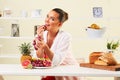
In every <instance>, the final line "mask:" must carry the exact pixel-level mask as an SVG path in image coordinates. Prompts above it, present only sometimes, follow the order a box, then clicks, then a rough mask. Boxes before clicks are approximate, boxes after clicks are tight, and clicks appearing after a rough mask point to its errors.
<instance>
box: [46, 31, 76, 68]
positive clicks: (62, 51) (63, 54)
mask: <svg viewBox="0 0 120 80" xmlns="http://www.w3.org/2000/svg"><path fill="white" fill-rule="evenodd" d="M44 40H45V42H47V31H45V32H44ZM50 49H51V50H52V52H53V53H54V56H53V59H52V65H53V66H57V65H61V64H62V65H66V64H77V62H76V60H75V58H74V57H73V55H72V50H71V36H70V34H69V33H67V32H64V31H59V32H58V34H57V36H56V38H55V40H54V42H53V44H52V46H51V48H50Z"/></svg>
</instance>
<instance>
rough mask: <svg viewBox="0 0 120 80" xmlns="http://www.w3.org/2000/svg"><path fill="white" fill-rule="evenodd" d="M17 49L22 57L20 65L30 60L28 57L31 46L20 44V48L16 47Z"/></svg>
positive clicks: (29, 56) (30, 57)
mask: <svg viewBox="0 0 120 80" xmlns="http://www.w3.org/2000/svg"><path fill="white" fill-rule="evenodd" d="M18 47H19V50H20V52H21V54H22V56H21V60H20V61H21V63H22V62H23V61H24V60H28V59H29V60H30V61H31V60H32V56H31V55H30V54H31V50H32V49H31V48H32V46H31V45H30V43H25V42H24V43H22V44H21V45H20V46H18Z"/></svg>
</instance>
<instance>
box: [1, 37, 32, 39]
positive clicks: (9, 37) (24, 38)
mask: <svg viewBox="0 0 120 80" xmlns="http://www.w3.org/2000/svg"><path fill="white" fill-rule="evenodd" d="M0 38H1V39H34V37H26V36H25V37H11V36H0Z"/></svg>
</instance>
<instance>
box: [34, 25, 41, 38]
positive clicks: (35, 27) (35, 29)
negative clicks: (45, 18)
mask: <svg viewBox="0 0 120 80" xmlns="http://www.w3.org/2000/svg"><path fill="white" fill-rule="evenodd" d="M39 26H40V25H35V26H34V36H35V35H36V34H37V28H38V27H39Z"/></svg>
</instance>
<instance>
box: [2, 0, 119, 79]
mask: <svg viewBox="0 0 120 80" xmlns="http://www.w3.org/2000/svg"><path fill="white" fill-rule="evenodd" d="M119 3H120V1H119V0H0V11H3V10H4V9H5V8H9V9H11V10H12V17H20V16H21V11H23V10H24V11H27V13H28V18H29V17H31V12H32V11H33V10H35V9H41V10H42V12H41V19H37V20H36V19H19V20H17V19H14V20H13V19H7V20H0V27H2V28H3V33H2V34H0V35H1V36H10V34H11V23H12V22H13V21H17V22H18V23H19V25H20V36H21V37H28V36H29V37H30V36H31V37H34V35H33V34H34V25H41V24H44V18H45V17H46V14H47V13H48V12H49V11H50V10H51V9H52V8H55V7H59V8H62V9H64V10H65V11H66V12H68V13H69V20H68V21H67V22H65V23H64V25H63V27H62V29H63V30H65V31H67V32H69V33H71V35H72V37H73V41H72V45H73V46H72V47H73V53H74V55H75V57H76V58H80V57H83V58H85V61H86V62H87V61H88V56H89V54H90V53H91V52H93V51H106V42H107V40H108V39H110V40H111V39H117V40H118V39H120V37H119V34H120V31H119V26H120V24H119V23H120V9H118V8H119ZM93 7H102V9H103V17H101V18H95V17H93V10H92V9H93ZM92 23H96V24H98V25H99V26H100V27H106V32H105V34H104V35H103V37H101V38H89V37H88V36H87V34H86V30H85V29H86V28H87V27H88V26H90V25H91V24H92ZM24 41H26V42H29V41H32V39H20V40H18V39H6V38H2V39H0V44H1V45H2V46H3V47H1V54H20V52H19V50H18V47H17V46H18V45H19V44H20V43H22V42H24ZM11 46H12V47H11ZM110 79H111V78H110ZM110 79H109V80H110ZM92 80H93V79H92ZM97 80H98V79H97Z"/></svg>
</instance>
